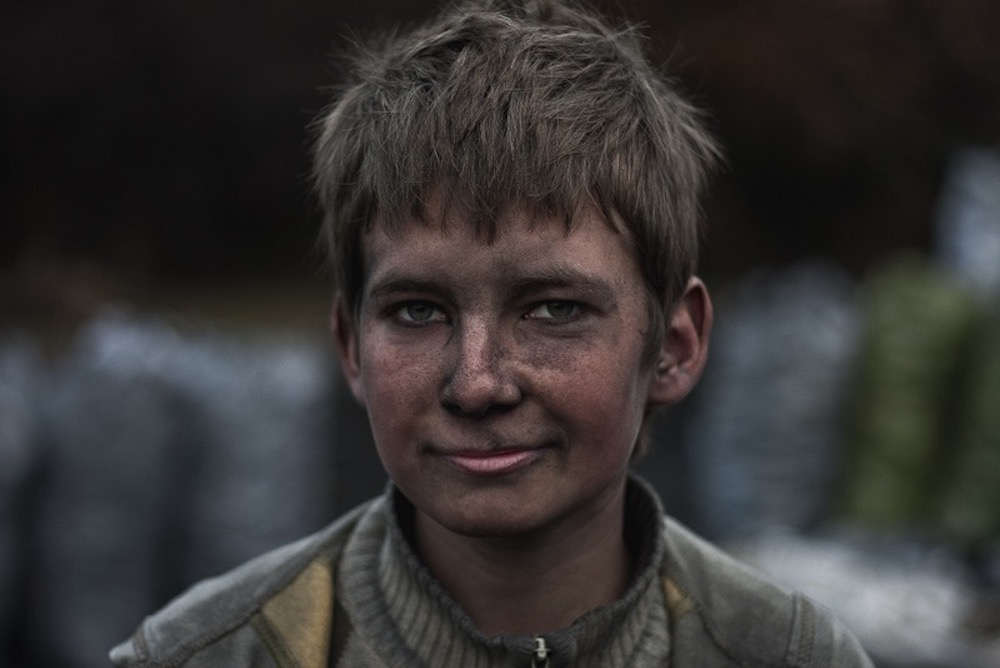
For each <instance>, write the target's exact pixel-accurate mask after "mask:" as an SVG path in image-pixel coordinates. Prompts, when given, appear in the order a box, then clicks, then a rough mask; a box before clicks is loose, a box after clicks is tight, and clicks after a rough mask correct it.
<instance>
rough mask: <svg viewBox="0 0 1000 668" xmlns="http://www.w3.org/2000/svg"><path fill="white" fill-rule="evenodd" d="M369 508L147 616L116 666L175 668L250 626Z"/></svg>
mask: <svg viewBox="0 0 1000 668" xmlns="http://www.w3.org/2000/svg"><path fill="white" fill-rule="evenodd" d="M369 505H370V503H369V504H366V505H363V506H360V507H358V508H356V509H355V510H353V511H351V512H349V513H347V514H345V515H343V516H342V517H340V518H339V519H338V520H336V521H335V522H333V523H332V524H330V525H329V526H327V527H326V528H324V529H322V530H320V531H319V532H317V533H315V534H313V535H311V536H308V537H306V538H303V539H301V540H299V541H296V542H294V543H290V544H288V545H285V546H283V547H280V548H277V549H275V550H273V551H271V552H268V553H267V554H264V555H262V556H260V557H257V558H256V559H253V560H251V561H249V562H247V563H245V564H243V565H242V566H239V567H237V568H235V569H234V570H232V571H229V572H228V573H225V574H223V575H220V576H218V577H215V578H212V579H209V580H204V581H202V582H200V583H198V584H196V585H194V586H193V587H191V588H190V589H188V590H187V591H185V592H184V593H182V594H181V595H179V596H178V597H177V598H175V599H174V600H173V601H171V602H170V603H168V604H167V605H166V606H165V607H164V608H162V609H161V610H160V611H159V612H157V613H155V614H153V615H151V616H150V617H147V618H146V619H145V620H144V621H143V623H142V625H141V626H140V627H139V629H138V630H137V631H136V633H135V634H134V635H133V636H132V638H131V639H129V640H128V641H126V642H124V643H122V644H121V645H119V646H118V647H115V648H114V649H113V650H112V652H111V659H112V661H113V662H114V663H115V664H116V665H126V666H174V665H180V664H182V663H183V662H184V661H186V660H187V658H189V657H191V656H193V655H194V654H196V653H198V652H200V651H201V650H203V649H204V648H206V647H208V646H209V645H212V644H213V643H215V642H216V641H218V640H219V639H220V638H223V637H224V636H226V635H228V634H231V633H233V632H235V631H237V630H240V629H242V628H243V627H246V626H247V623H248V622H249V621H250V619H251V618H252V617H253V616H254V615H255V614H257V613H258V612H259V611H260V609H261V607H262V606H263V605H264V604H265V603H266V602H267V601H268V600H270V599H271V598H272V597H273V596H275V595H276V594H277V593H278V592H280V591H281V590H282V589H283V588H285V587H286V586H287V585H288V584H289V583H291V582H292V581H293V580H294V579H295V578H296V577H297V576H298V575H299V574H300V573H301V572H302V571H303V570H304V569H306V568H307V567H308V566H309V565H310V564H311V563H312V562H314V561H315V560H317V559H318V558H321V557H323V556H324V555H330V556H331V557H334V555H336V554H338V553H339V551H340V547H341V546H342V544H343V543H344V541H345V540H346V539H347V537H348V536H349V535H350V532H351V529H352V528H353V527H354V526H355V524H356V523H357V521H358V519H359V518H360V517H361V515H363V514H364V512H365V511H366V509H367V508H368V506H369Z"/></svg>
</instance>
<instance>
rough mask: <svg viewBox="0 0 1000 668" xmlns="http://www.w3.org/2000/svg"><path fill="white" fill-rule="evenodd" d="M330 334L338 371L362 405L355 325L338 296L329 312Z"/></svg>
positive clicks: (362, 395)
mask: <svg viewBox="0 0 1000 668" xmlns="http://www.w3.org/2000/svg"><path fill="white" fill-rule="evenodd" d="M330 333H331V334H332V335H333V342H334V344H335V345H336V348H337V359H338V360H339V362H340V370H341V371H342V372H343V374H344V378H345V379H346V380H347V386H348V387H350V388H351V394H353V395H354V398H355V399H357V400H358V401H359V402H360V403H361V405H364V404H365V392H364V382H363V380H362V377H361V361H360V355H359V353H360V350H359V348H358V334H357V323H356V322H355V321H354V319H353V318H351V314H350V313H349V312H348V310H347V308H346V306H345V304H344V301H343V299H342V298H341V297H340V295H337V297H335V298H334V301H333V308H332V309H331V311H330Z"/></svg>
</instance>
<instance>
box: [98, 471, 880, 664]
mask: <svg viewBox="0 0 1000 668" xmlns="http://www.w3.org/2000/svg"><path fill="white" fill-rule="evenodd" d="M626 505H627V509H626V536H627V540H628V542H629V548H630V550H631V552H632V554H633V555H634V557H635V559H636V566H637V568H636V571H635V572H636V575H635V577H634V578H633V581H632V583H631V585H630V587H629V588H628V590H627V591H626V593H625V594H624V596H623V597H622V598H621V599H619V600H618V601H616V602H614V603H611V604H609V605H606V606H602V607H600V608H597V609H595V610H592V611H591V612H589V613H587V614H586V615H584V616H583V617H581V618H580V619H578V620H577V621H576V622H575V623H574V624H573V625H572V626H570V627H569V628H567V629H564V630H562V631H559V632H557V633H552V634H545V635H544V636H542V637H532V636H521V637H501V636H497V637H488V636H486V635H484V634H483V633H482V632H481V631H479V630H478V629H477V628H476V626H475V624H474V623H473V622H472V620H471V619H469V618H468V616H467V615H466V614H465V613H464V612H463V611H462V609H461V608H460V607H459V606H458V605H457V604H456V603H455V601H454V600H453V599H452V598H451V597H450V596H449V595H448V593H447V592H446V591H444V590H443V589H442V587H441V586H440V584H439V583H438V582H437V580H435V579H434V577H433V576H432V575H431V574H430V573H429V572H428V571H427V570H426V569H425V568H424V567H423V565H422V564H421V563H420V561H419V560H418V558H417V557H416V555H415V554H414V552H413V551H412V549H411V548H410V544H409V541H408V540H407V538H406V529H405V528H406V526H407V525H408V516H409V514H410V513H411V511H412V509H411V508H410V507H409V506H408V504H407V502H406V501H405V499H403V498H402V497H401V496H400V495H399V494H398V493H396V492H395V491H394V490H390V491H389V492H388V493H387V494H386V495H384V496H382V497H380V498H378V499H376V500H374V501H372V502H370V503H369V504H366V505H365V506H362V507H361V508H359V509H358V510H356V511H354V512H352V513H350V514H348V515H346V516H345V517H344V518H342V519H341V520H339V521H338V522H336V523H335V524H333V525H331V526H330V527H329V528H327V529H326V530H324V531H322V532H320V533H319V534H316V535H315V536H312V537H310V538H307V539H305V540H303V541H300V542H298V543H295V544H293V545H290V546H288V547H285V548H282V549H279V550H278V551H276V552H273V553H271V554H269V555H265V556H264V557H261V558H259V559H257V560H255V561H252V562H250V563H248V564H246V565H245V566H243V567H241V568H239V569H237V570H235V571H233V572H231V573H229V574H227V575H224V576H222V577H221V578H216V579H214V580H210V581H207V582H205V583H202V584H199V585H197V586H195V587H194V588H192V589H191V590H190V591H188V592H187V593H185V594H183V595H182V596H181V597H180V598H178V599H176V600H175V601H174V602H172V603H171V604H169V605H168V606H167V607H166V608H164V609H163V610H161V611H160V612H159V613H157V614H156V615H154V616H152V617H150V618H148V619H147V620H146V621H145V622H144V623H143V625H142V626H141V627H140V628H139V630H138V631H137V632H136V634H135V635H134V636H133V637H132V638H131V639H130V640H129V641H127V642H126V643H123V644H122V645H120V646H119V647H117V648H115V650H113V652H112V659H113V660H114V661H115V663H117V664H118V665H127V666H180V665H184V666H192V667H195V666H312V667H314V668H323V667H325V666H350V667H355V666H461V667H463V668H475V667H482V668H486V667H490V668H492V667H500V666H503V667H507V666H509V667H511V668H515V667H516V668H528V667H529V666H532V665H539V666H541V665H546V664H544V661H546V660H547V661H548V664H547V665H548V666H550V667H552V668H555V667H558V666H595V667H596V666H602V667H606V666H635V667H644V666H698V667H699V668H701V667H709V668H711V667H712V666H802V667H805V666H845V667H846V666H870V665H871V664H870V662H869V661H868V659H867V657H866V656H865V655H864V653H863V652H862V651H861V649H860V648H859V646H858V644H857V642H856V641H855V640H854V638H853V637H852V636H851V635H850V634H849V633H847V632H846V631H845V629H844V628H843V627H842V626H841V625H840V624H839V622H837V621H836V620H834V619H833V618H832V617H830V616H829V615H828V614H826V613H825V612H824V611H823V610H822V609H820V608H819V607H817V606H816V604H814V603H812V602H811V601H809V600H808V599H806V598H804V597H802V596H800V595H798V594H794V593H791V592H787V591H785V590H782V589H780V588H778V587H776V586H774V585H772V584H769V583H768V582H767V581H765V580H764V579H763V578H762V577H760V576H759V575H757V574H755V573H753V572H752V571H750V570H749V569H747V568H745V567H743V566H742V565H740V564H738V563H736V562H734V561H733V560H731V559H730V558H729V557H727V556H725V555H723V554H722V553H721V552H719V551H718V550H717V549H715V548H714V547H712V546H710V545H708V544H707V543H705V542H703V541H701V540H700V539H698V538H697V537H695V536H693V535H692V534H690V533H689V532H688V531H687V530H685V529H684V528H682V527H681V526H679V525H678V524H677V523H675V522H673V521H672V520H670V519H664V516H663V514H662V511H661V508H660V505H659V502H658V500H657V498H656V496H655V494H654V493H653V492H652V491H651V490H650V489H649V488H648V487H647V486H646V485H644V484H643V483H641V482H639V481H635V480H633V481H631V482H630V484H629V491H628V495H627V502H626ZM539 648H542V649H544V650H545V653H546V654H547V656H546V657H545V658H544V659H543V657H542V656H541V655H540V654H539ZM533 661H534V662H535V664H533Z"/></svg>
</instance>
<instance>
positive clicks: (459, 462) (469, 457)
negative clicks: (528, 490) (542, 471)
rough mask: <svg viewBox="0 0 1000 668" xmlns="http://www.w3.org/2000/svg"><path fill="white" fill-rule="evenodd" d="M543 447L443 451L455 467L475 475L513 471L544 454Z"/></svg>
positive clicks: (444, 455) (501, 473)
mask: <svg viewBox="0 0 1000 668" xmlns="http://www.w3.org/2000/svg"><path fill="white" fill-rule="evenodd" d="M542 450H543V449H542V448H520V449H518V448H510V449H504V450H490V451H486V452H478V451H463V452H452V453H442V456H443V457H444V459H445V460H446V461H447V462H448V463H449V464H451V465H452V466H454V467H455V468H457V469H459V470H460V471H463V472H464V473H468V474H470V475H475V476H496V475H505V474H508V473H513V472H515V471H518V470H520V469H522V468H524V467H526V466H529V465H531V464H532V463H533V462H535V461H536V460H538V459H539V458H540V457H541V456H542Z"/></svg>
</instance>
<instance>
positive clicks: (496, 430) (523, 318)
mask: <svg viewBox="0 0 1000 668" xmlns="http://www.w3.org/2000/svg"><path fill="white" fill-rule="evenodd" d="M579 215H580V216H581V217H580V219H579V220H578V221H577V223H576V225H575V226H574V227H573V229H572V231H571V232H569V233H567V232H566V228H565V225H564V224H563V222H562V220H561V219H552V220H531V219H529V218H528V216H527V214H526V213H524V212H523V210H514V211H513V212H512V213H510V214H508V215H507V216H506V218H505V219H504V220H501V221H500V224H499V225H498V230H499V232H498V235H497V236H496V238H495V239H494V240H493V242H492V243H488V242H486V241H485V240H483V239H482V238H479V237H477V236H476V235H475V234H474V232H472V231H471V229H470V226H469V225H465V224H463V221H462V220H461V219H459V218H458V217H457V216H456V217H453V218H452V219H451V220H450V221H449V223H448V224H447V225H445V226H441V225H437V224H430V225H424V224H420V223H410V224H408V225H407V226H405V227H404V229H403V233H402V234H401V235H394V236H393V237H391V238H390V237H389V236H387V235H386V234H385V232H384V231H383V230H382V228H381V226H380V225H378V224H376V225H375V227H374V229H373V231H372V232H371V233H370V234H368V235H367V236H366V238H365V241H364V251H365V268H366V280H365V285H364V288H363V291H362V297H361V307H360V316H359V318H358V321H357V323H356V324H355V323H352V322H350V321H348V320H346V319H345V318H344V317H343V316H342V314H341V317H340V318H339V321H338V322H337V336H338V342H339V344H340V350H341V355H342V362H343V366H344V371H345V373H346V375H347V377H348V381H349V383H350V385H351V388H352V390H353V392H354V394H355V395H356V396H357V397H358V399H359V400H360V401H361V402H362V403H363V404H364V405H365V406H366V407H367V409H368V413H369V418H370V420H371V425H372V429H373V432H374V436H375V442H376V444H377V447H378V451H379V455H380V457H381V459H382V462H383V463H384V465H385V467H386V469H387V470H388V472H389V475H390V476H391V477H392V479H393V481H394V482H395V483H396V485H397V486H398V487H399V488H400V490H401V491H402V492H403V493H404V494H405V495H406V497H407V498H409V499H410V500H411V501H412V502H413V504H414V505H415V506H416V508H417V510H418V513H422V514H424V515H426V516H427V517H429V518H431V519H433V520H434V521H436V522H438V523H439V524H441V525H443V526H444V527H446V528H447V529H449V530H452V531H455V532H459V533H462V534H468V535H512V534H517V533H523V532H529V531H533V530H536V529H544V528H546V527H555V526H558V525H559V523H560V522H564V521H572V520H573V518H576V519H577V520H582V521H587V518H589V517H592V516H594V513H600V512H601V511H602V510H606V509H607V508H608V507H609V504H610V505H612V506H613V505H614V504H615V503H616V502H617V501H618V500H620V498H621V493H622V490H623V489H624V481H625V476H626V471H627V468H628V463H629V458H630V455H631V453H632V448H633V446H634V444H635V442H636V438H637V436H638V433H639V430H640V427H641V424H642V420H643V414H644V411H645V410H646V407H647V405H648V404H651V403H666V402H668V401H672V400H674V399H676V398H679V396H676V392H677V391H678V390H677V388H673V389H672V390H671V389H665V386H664V384H663V382H662V381H658V380H657V378H658V374H657V370H656V365H653V366H652V367H648V366H644V365H643V364H642V357H643V349H644V345H645V342H646V339H645V337H646V331H647V327H648V317H647V310H646V301H645V300H646V297H645V295H646V289H645V284H644V282H643V278H642V276H641V274H640V271H639V268H638V265H637V264H636V262H635V260H634V259H633V256H632V252H631V250H630V248H629V243H628V239H627V237H626V236H625V235H624V234H621V233H618V232H616V231H615V230H613V229H611V227H610V226H609V225H608V224H607V223H606V222H605V221H604V219H603V218H601V217H600V215H599V214H598V213H597V211H596V210H591V209H588V210H584V211H583V212H582V213H581V214H579ZM668 338H669V337H668ZM661 366H662V365H661ZM684 391H685V392H686V389H685V390H684ZM671 392H673V393H671ZM418 517H419V515H418Z"/></svg>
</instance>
